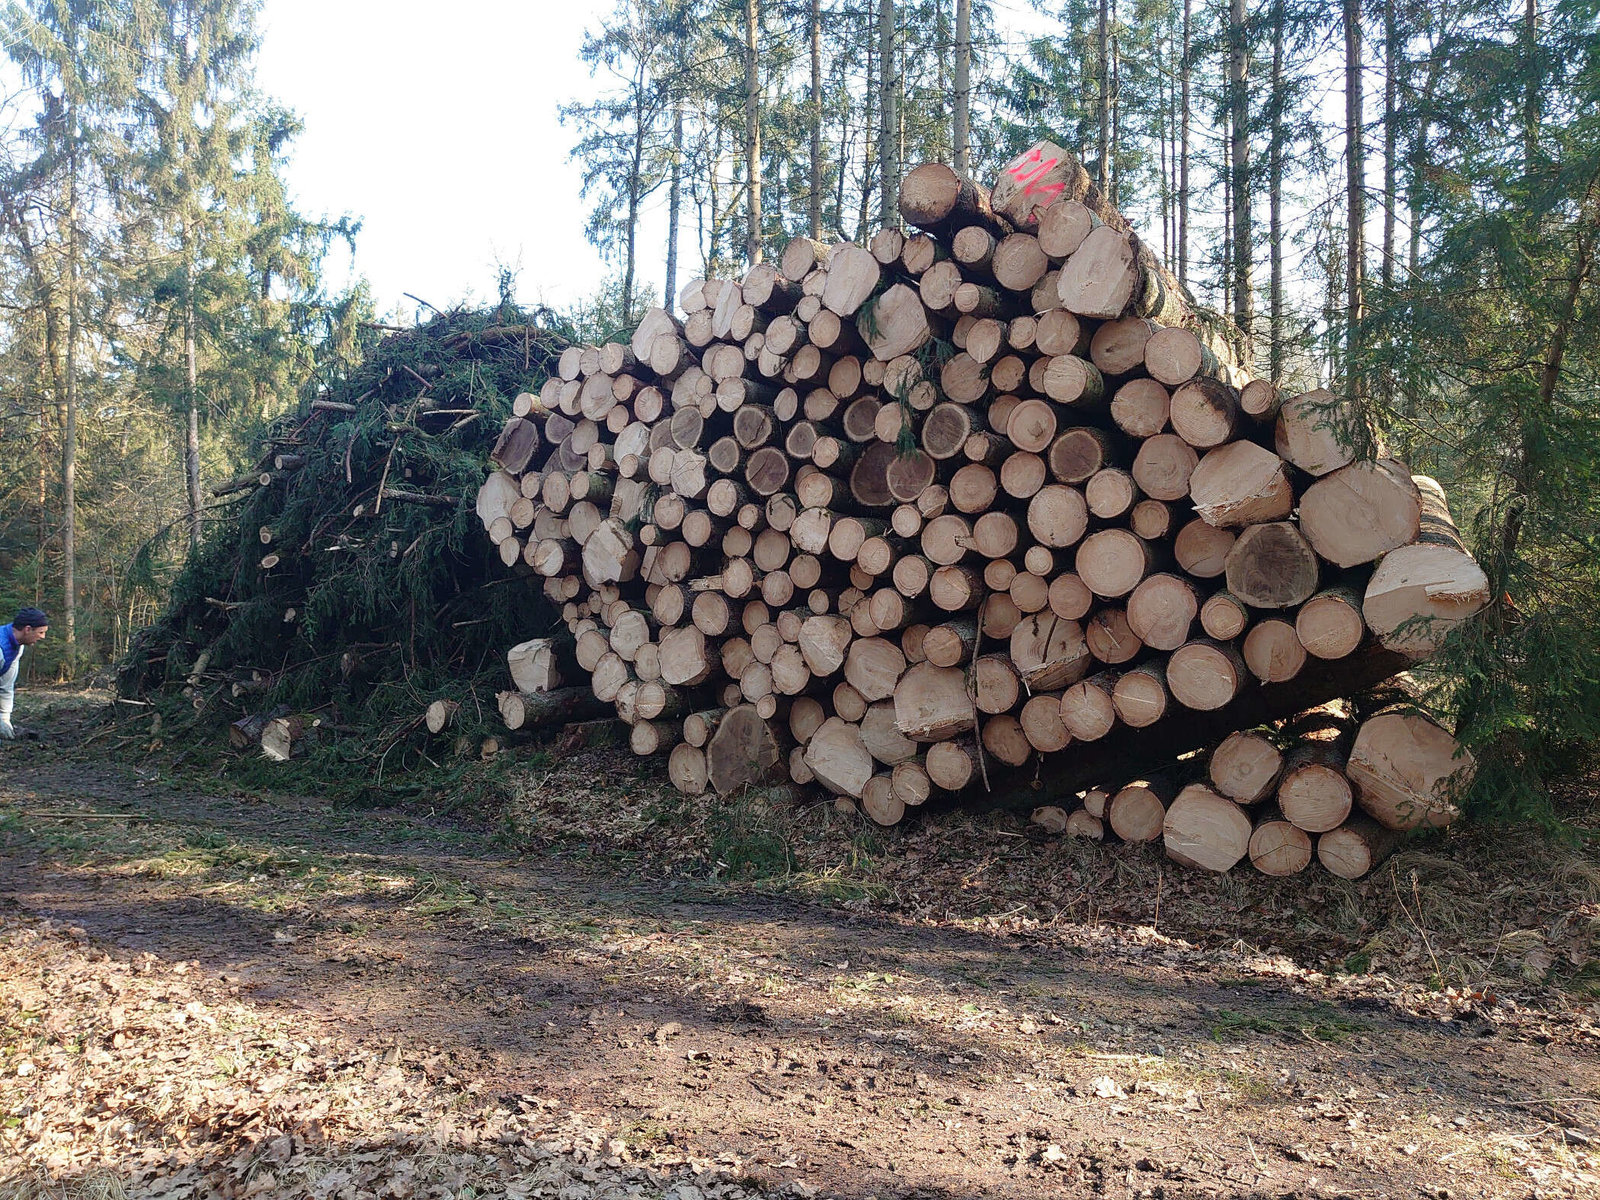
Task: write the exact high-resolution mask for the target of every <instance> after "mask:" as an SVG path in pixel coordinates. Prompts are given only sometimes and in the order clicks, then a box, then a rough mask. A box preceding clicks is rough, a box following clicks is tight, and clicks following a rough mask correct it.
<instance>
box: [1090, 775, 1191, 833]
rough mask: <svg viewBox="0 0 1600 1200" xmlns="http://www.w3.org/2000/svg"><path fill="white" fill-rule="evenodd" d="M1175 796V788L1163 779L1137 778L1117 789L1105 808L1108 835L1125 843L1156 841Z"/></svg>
mask: <svg viewBox="0 0 1600 1200" xmlns="http://www.w3.org/2000/svg"><path fill="white" fill-rule="evenodd" d="M1176 794H1177V788H1176V787H1175V786H1174V784H1173V782H1172V781H1171V780H1170V779H1166V778H1159V779H1136V780H1134V781H1133V782H1132V783H1129V784H1127V785H1125V786H1124V787H1122V788H1119V789H1118V790H1117V792H1116V794H1115V795H1113V796H1112V797H1111V802H1110V803H1109V804H1107V805H1106V821H1107V823H1108V824H1110V826H1111V832H1112V833H1114V834H1116V835H1117V836H1118V837H1119V838H1121V839H1122V840H1123V841H1125V842H1153V841H1155V840H1156V839H1157V838H1158V837H1160V836H1161V827H1162V825H1163V824H1164V823H1165V821H1166V817H1167V805H1168V804H1169V803H1171V801H1172V800H1173V798H1174V797H1175V796H1176Z"/></svg>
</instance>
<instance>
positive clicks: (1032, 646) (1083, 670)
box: [896, 610, 1092, 696]
mask: <svg viewBox="0 0 1600 1200" xmlns="http://www.w3.org/2000/svg"><path fill="white" fill-rule="evenodd" d="M1010 652H1011V661H1012V663H1013V664H1014V665H1015V666H1016V668H1017V673H1018V674H1019V675H1020V676H1021V677H1022V681H1023V682H1024V683H1026V684H1027V685H1028V688H1029V690H1030V691H1034V692H1048V691H1055V690H1057V689H1059V688H1065V687H1067V686H1069V685H1071V684H1074V683H1076V682H1077V681H1078V680H1080V679H1082V678H1083V677H1084V676H1085V675H1086V674H1088V672H1089V667H1090V664H1091V662H1092V656H1091V655H1090V653H1089V646H1088V643H1087V641H1086V640H1085V638H1084V632H1083V626H1082V625H1080V624H1078V622H1076V621H1067V620H1063V619H1062V618H1060V617H1058V616H1056V615H1055V613H1053V612H1050V611H1048V610H1047V611H1045V612H1037V613H1030V614H1029V615H1028V616H1026V617H1024V618H1023V619H1022V620H1021V621H1019V622H1018V623H1017V625H1016V627H1015V628H1014V629H1013V630H1012V631H1011V642H1010ZM896 695H897V696H898V690H897V692H896Z"/></svg>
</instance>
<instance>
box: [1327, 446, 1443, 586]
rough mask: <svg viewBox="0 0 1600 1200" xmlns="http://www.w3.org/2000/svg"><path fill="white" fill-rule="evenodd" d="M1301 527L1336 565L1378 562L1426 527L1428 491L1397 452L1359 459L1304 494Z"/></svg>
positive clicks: (1348, 565) (1411, 539) (1414, 539)
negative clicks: (1424, 515)
mask: <svg viewBox="0 0 1600 1200" xmlns="http://www.w3.org/2000/svg"><path fill="white" fill-rule="evenodd" d="M1300 531H1301V532H1302V533H1304V534H1305V535H1306V540H1307V541H1309V542H1310V543H1311V546H1312V549H1314V550H1316V552H1317V553H1318V554H1320V555H1322V557H1323V558H1325V559H1327V560H1328V561H1329V562H1331V563H1332V564H1333V565H1334V566H1336V567H1354V566H1357V565H1359V564H1361V563H1368V562H1372V561H1373V560H1374V559H1376V558H1379V557H1381V556H1382V555H1384V554H1386V553H1388V552H1389V551H1390V550H1394V549H1396V548H1397V547H1400V546H1407V545H1410V544H1411V543H1412V542H1414V541H1416V540H1417V537H1418V535H1419V534H1420V533H1421V532H1422V497H1421V495H1420V493H1419V492H1418V490H1417V485H1416V484H1415V483H1413V482H1412V479H1411V473H1410V472H1409V471H1408V470H1406V468H1405V466H1404V465H1403V464H1402V463H1398V462H1396V461H1395V460H1394V459H1392V458H1380V459H1378V460H1377V461H1375V462H1355V463H1351V464H1350V465H1349V466H1347V467H1341V468H1339V469H1338V470H1337V471H1333V472H1331V473H1329V474H1328V475H1325V476H1323V477H1322V478H1321V479H1319V480H1317V482H1316V483H1314V484H1312V485H1311V486H1310V487H1309V488H1307V489H1306V491H1305V494H1304V495H1303V496H1301V497H1300Z"/></svg>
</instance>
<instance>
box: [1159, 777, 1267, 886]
mask: <svg viewBox="0 0 1600 1200" xmlns="http://www.w3.org/2000/svg"><path fill="white" fill-rule="evenodd" d="M1251 832H1252V830H1251V826H1250V818H1249V816H1248V815H1247V814H1246V813H1245V811H1244V809H1242V808H1240V807H1239V806H1238V805H1237V804H1235V803H1234V802H1233V801H1232V800H1229V799H1227V798H1226V797H1224V796H1219V795H1217V793H1216V792H1213V791H1212V790H1211V789H1210V788H1208V787H1207V786H1206V785H1205V784H1203V783H1191V784H1189V786H1188V787H1186V788H1184V789H1183V790H1182V791H1181V792H1179V793H1178V795H1177V798H1176V799H1174V800H1173V801H1172V803H1171V804H1170V805H1168V806H1167V815H1166V818H1165V820H1164V821H1163V822H1162V828H1161V836H1162V842H1163V843H1164V845H1165V846H1166V851H1167V857H1168V858H1170V859H1172V860H1173V861H1174V862H1178V863H1182V864H1183V865H1184V866H1186V867H1198V868H1199V869H1201V870H1203V871H1216V872H1219V873H1220V872H1223V871H1229V870H1232V868H1233V866H1234V865H1235V864H1236V863H1237V862H1238V861H1239V860H1240V859H1241V858H1243V857H1244V856H1245V855H1246V854H1247V853H1249V850H1250V834H1251Z"/></svg>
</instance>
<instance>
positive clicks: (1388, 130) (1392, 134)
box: [1379, 0, 1400, 393]
mask: <svg viewBox="0 0 1600 1200" xmlns="http://www.w3.org/2000/svg"><path fill="white" fill-rule="evenodd" d="M1394 5H1395V0H1383V261H1382V263H1380V264H1379V266H1380V270H1381V272H1382V276H1381V277H1382V280H1383V290H1384V294H1385V296H1387V295H1388V293H1389V292H1390V291H1391V290H1393V288H1394V226H1395V216H1394V203H1395V173H1396V172H1395V168H1396V166H1397V164H1396V162H1395V154H1396V143H1397V136H1398V133H1399V121H1398V120H1397V119H1396V115H1395V105H1396V103H1397V99H1398V93H1399V88H1400V68H1399V63H1398V61H1397V60H1398V58H1399V54H1400V48H1399V47H1398V46H1396V45H1395V42H1396V40H1397V39H1398V34H1397V32H1396V30H1395V14H1394ZM1392 374H1393V373H1392V372H1390V371H1385V372H1384V376H1385V386H1384V391H1385V393H1387V392H1388V391H1389V388H1388V384H1387V379H1388V378H1389V377H1391V376H1392Z"/></svg>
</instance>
